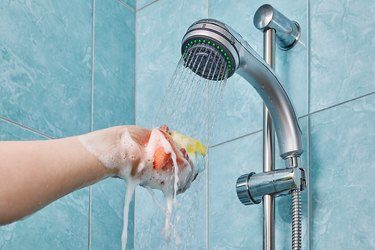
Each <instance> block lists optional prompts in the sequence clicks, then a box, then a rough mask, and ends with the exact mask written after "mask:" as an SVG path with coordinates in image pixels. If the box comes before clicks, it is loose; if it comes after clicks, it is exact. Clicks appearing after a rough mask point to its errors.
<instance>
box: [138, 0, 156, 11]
mask: <svg viewBox="0 0 375 250" xmlns="http://www.w3.org/2000/svg"><path fill="white" fill-rule="evenodd" d="M158 1H159V0H154V1H152V2H150V3H148V4H146V5H144V6H142V7H141V8H139V9H137V10H136V11H141V10H143V9H145V8H147V7H148V6H150V5H152V4H154V3H156V2H158Z"/></svg>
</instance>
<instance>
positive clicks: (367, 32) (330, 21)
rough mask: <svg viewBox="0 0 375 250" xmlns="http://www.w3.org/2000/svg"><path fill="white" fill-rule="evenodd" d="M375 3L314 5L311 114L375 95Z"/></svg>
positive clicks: (337, 1)
mask: <svg viewBox="0 0 375 250" xmlns="http://www.w3.org/2000/svg"><path fill="white" fill-rule="evenodd" d="M374 15H375V2H374V1H371V0H366V1H353V0H351V1H344V0H335V1H311V111H316V110H319V109H322V108H326V107H328V106H331V105H334V104H337V103H340V102H343V101H346V100H349V99H352V98H355V97H358V96H361V95H364V94H367V93H370V92H373V91H375V84H374V79H375V71H374V68H375V61H374V60H373V58H374V53H373V51H374V50H375V43H374V38H373V37H374V32H375V19H374V18H373V16H374Z"/></svg>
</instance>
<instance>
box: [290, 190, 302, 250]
mask: <svg viewBox="0 0 375 250" xmlns="http://www.w3.org/2000/svg"><path fill="white" fill-rule="evenodd" d="M292 250H301V192H300V191H299V190H298V189H294V190H293V191H292Z"/></svg>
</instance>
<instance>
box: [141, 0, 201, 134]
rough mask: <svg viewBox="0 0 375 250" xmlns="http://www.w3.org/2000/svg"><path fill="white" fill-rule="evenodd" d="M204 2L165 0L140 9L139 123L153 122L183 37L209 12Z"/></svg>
mask: <svg viewBox="0 0 375 250" xmlns="http://www.w3.org/2000/svg"><path fill="white" fill-rule="evenodd" d="M204 2H205V1H203V0H194V1H171V0H164V1H159V2H157V3H154V4H152V5H151V6H149V7H147V8H145V9H143V10H141V11H139V12H138V13H137V41H138V42H137V48H136V54H137V60H136V68H137V71H136V78H137V91H136V112H137V113H136V115H137V121H136V122H137V125H141V126H146V127H147V126H151V125H152V120H153V116H155V113H156V110H157V108H158V106H159V104H160V101H161V99H162V97H163V95H164V93H165V91H166V89H167V86H168V83H169V82H170V80H171V78H172V74H173V72H174V70H175V69H176V66H177V63H178V61H179V59H180V57H181V54H180V45H181V44H180V43H181V39H182V37H183V35H184V33H185V31H186V29H187V28H188V27H189V26H190V25H191V24H192V23H193V21H195V20H197V19H200V18H203V17H205V15H206V9H205V5H204ZM165 17H168V20H169V21H167V20H166V19H165ZM176 21H178V25H176Z"/></svg>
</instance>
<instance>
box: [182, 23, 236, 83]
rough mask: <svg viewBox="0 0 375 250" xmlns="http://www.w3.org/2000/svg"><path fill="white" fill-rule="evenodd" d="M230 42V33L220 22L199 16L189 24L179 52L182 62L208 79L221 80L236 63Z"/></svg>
mask: <svg viewBox="0 0 375 250" xmlns="http://www.w3.org/2000/svg"><path fill="white" fill-rule="evenodd" d="M233 44H234V39H233V36H232V35H231V34H230V32H229V30H228V29H227V27H226V25H225V24H224V23H221V22H219V21H217V20H213V19H203V20H200V21H198V22H196V23H194V24H193V25H192V26H190V28H189V29H188V31H187V33H186V35H185V37H184V38H183V41H182V46H181V52H182V54H183V56H184V60H185V65H186V66H187V67H189V68H190V69H191V70H192V71H194V72H195V73H196V74H198V75H199V76H202V77H204V78H206V79H209V80H222V79H223V78H224V77H225V76H226V77H228V78H229V77H231V76H232V75H233V74H234V72H235V70H236V68H237V66H238V63H239V57H238V52H237V50H236V48H235V47H234V46H233ZM196 62H199V63H198V64H197V63H196ZM226 74H227V75H226Z"/></svg>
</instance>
